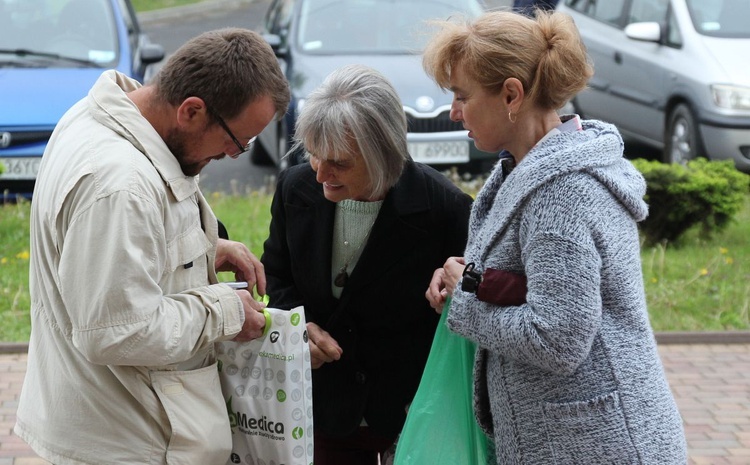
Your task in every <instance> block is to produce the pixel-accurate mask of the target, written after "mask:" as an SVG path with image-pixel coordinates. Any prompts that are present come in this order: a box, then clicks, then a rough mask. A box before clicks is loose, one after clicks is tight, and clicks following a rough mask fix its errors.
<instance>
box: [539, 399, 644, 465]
mask: <svg viewBox="0 0 750 465" xmlns="http://www.w3.org/2000/svg"><path fill="white" fill-rule="evenodd" d="M542 409H543V412H544V423H545V428H546V432H547V438H548V439H549V445H550V447H551V448H552V451H551V453H552V454H553V456H554V458H555V461H554V463H555V464H557V465H562V464H565V465H567V464H571V465H573V464H575V465H579V464H583V463H598V464H602V465H604V464H617V465H629V464H638V463H640V461H639V460H638V454H637V452H636V450H635V447H634V446H633V443H632V441H631V440H630V435H629V433H628V429H627V425H626V423H625V416H624V414H623V412H622V408H621V404H620V394H619V393H618V392H617V391H613V392H611V393H609V394H605V395H602V396H599V397H595V398H593V399H589V400H585V401H580V402H566V403H551V402H546V403H544V404H543V405H542ZM592 460H594V461H593V462H592Z"/></svg>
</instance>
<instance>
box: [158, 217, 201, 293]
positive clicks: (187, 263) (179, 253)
mask: <svg viewBox="0 0 750 465" xmlns="http://www.w3.org/2000/svg"><path fill="white" fill-rule="evenodd" d="M210 248H211V243H210V242H209V240H208V238H207V237H206V234H205V233H204V232H203V229H201V227H200V225H199V224H198V225H195V226H193V227H192V228H191V229H190V230H188V231H185V232H184V233H182V234H181V235H179V236H177V237H174V238H172V240H170V241H169V243H168V244H167V264H166V266H165V268H164V269H165V273H167V274H168V275H170V276H168V277H167V279H168V280H169V287H170V288H172V289H189V288H192V287H198V286H204V285H205V284H206V276H208V251H209V249H210Z"/></svg>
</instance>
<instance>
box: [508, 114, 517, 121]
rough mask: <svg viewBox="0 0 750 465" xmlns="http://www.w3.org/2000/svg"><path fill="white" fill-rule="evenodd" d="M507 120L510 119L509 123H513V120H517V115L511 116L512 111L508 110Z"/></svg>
mask: <svg viewBox="0 0 750 465" xmlns="http://www.w3.org/2000/svg"><path fill="white" fill-rule="evenodd" d="M508 120H509V121H510V122H511V123H515V122H516V121H517V120H518V117H517V116H516V117H515V118H514V117H513V112H512V111H509V112H508Z"/></svg>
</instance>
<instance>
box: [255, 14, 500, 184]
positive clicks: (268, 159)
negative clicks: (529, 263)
mask: <svg viewBox="0 0 750 465" xmlns="http://www.w3.org/2000/svg"><path fill="white" fill-rule="evenodd" d="M483 11H484V4H483V2H482V1H481V0H451V1H444V0H272V2H271V4H270V6H269V9H268V11H267V13H266V17H265V21H264V22H263V26H262V28H261V32H262V34H263V36H264V37H265V39H266V40H267V41H268V42H269V43H270V44H271V46H272V47H273V49H274V51H275V52H276V55H277V57H278V58H279V60H280V63H281V66H282V69H284V71H285V73H286V76H287V79H288V80H289V84H290V87H291V92H292V100H291V102H290V105H289V111H288V112H287V114H286V115H285V116H284V118H283V119H282V120H281V121H278V122H273V123H271V124H270V125H269V126H268V127H266V128H265V129H264V130H263V132H262V133H261V134H260V136H259V137H258V143H256V144H255V145H254V146H253V152H252V153H251V160H252V161H253V162H254V163H257V164H261V163H274V164H276V165H277V166H278V168H279V169H280V170H281V169H284V168H286V167H287V166H289V165H294V164H297V163H299V162H300V161H301V159H300V156H301V154H298V153H289V154H287V152H288V148H289V143H290V141H291V137H292V135H293V133H294V125H295V121H296V116H297V113H298V112H299V110H300V109H301V107H302V105H304V102H305V99H306V98H307V95H308V94H309V93H310V92H311V91H312V90H313V89H315V88H316V87H317V86H318V85H320V83H321V82H322V81H323V79H324V78H325V77H326V76H327V75H328V74H329V73H330V72H331V71H333V70H334V69H336V68H338V67H340V66H342V65H345V64H351V63H359V64H364V65H368V66H371V67H373V68H375V69H377V70H379V71H380V72H381V73H383V74H384V75H385V76H386V77H387V78H388V79H389V80H390V81H391V82H392V83H393V86H394V87H395V88H396V91H397V92H398V93H399V96H400V97H401V100H402V102H403V106H404V113H405V114H406V117H407V121H408V135H407V141H408V149H409V153H410V154H411V155H412V157H413V158H414V160H416V161H419V162H423V163H426V164H430V165H433V166H436V167H438V168H444V167H448V166H459V167H461V168H465V169H467V170H471V171H477V172H486V171H489V169H491V167H492V165H493V164H494V162H495V161H496V160H497V154H496V153H486V152H482V151H480V150H478V149H477V148H476V147H475V146H474V143H473V142H472V141H471V139H469V136H468V131H466V130H465V129H464V128H463V125H462V124H461V123H460V122H456V121H451V119H450V108H451V102H452V99H453V95H452V94H451V93H447V92H443V91H442V90H441V89H440V88H439V87H438V86H437V85H436V84H435V83H434V82H433V81H432V80H431V79H430V78H429V77H428V76H427V75H426V74H425V72H424V71H423V69H422V56H421V49H422V46H423V45H424V42H425V41H426V40H427V39H428V38H429V36H428V35H426V32H428V31H429V28H427V27H426V21H428V20H429V19H434V18H438V19H446V18H448V17H450V16H452V15H462V16H468V17H471V18H474V17H477V16H478V15H480V14H481V13H482V12H483Z"/></svg>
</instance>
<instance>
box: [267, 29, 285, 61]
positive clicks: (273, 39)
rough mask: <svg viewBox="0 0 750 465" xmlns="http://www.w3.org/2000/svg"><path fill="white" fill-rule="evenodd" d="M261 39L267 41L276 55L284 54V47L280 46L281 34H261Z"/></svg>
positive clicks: (281, 55)
mask: <svg viewBox="0 0 750 465" xmlns="http://www.w3.org/2000/svg"><path fill="white" fill-rule="evenodd" d="M263 39H264V40H265V41H266V42H268V45H270V46H271V49H273V53H275V54H276V56H277V57H283V56H285V55H286V48H285V47H282V43H281V36H280V35H278V34H263Z"/></svg>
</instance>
